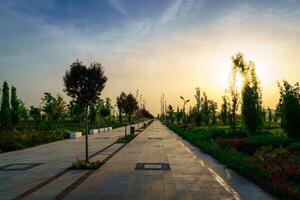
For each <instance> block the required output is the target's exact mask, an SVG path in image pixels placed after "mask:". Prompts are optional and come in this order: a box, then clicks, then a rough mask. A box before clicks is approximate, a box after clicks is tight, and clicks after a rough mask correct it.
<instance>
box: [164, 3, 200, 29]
mask: <svg viewBox="0 0 300 200" xmlns="http://www.w3.org/2000/svg"><path fill="white" fill-rule="evenodd" d="M203 6H204V1H203V0H175V1H172V4H171V5H170V6H169V7H168V8H167V9H166V11H165V12H164V13H163V14H162V16H161V18H160V23H162V24H164V23H169V22H172V21H174V20H185V19H188V18H190V17H192V16H195V15H198V14H199V13H200V10H201V8H202V7H203Z"/></svg>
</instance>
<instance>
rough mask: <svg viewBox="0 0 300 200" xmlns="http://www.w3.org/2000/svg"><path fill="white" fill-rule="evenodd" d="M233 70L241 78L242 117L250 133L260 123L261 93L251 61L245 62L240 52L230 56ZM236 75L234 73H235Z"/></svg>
mask: <svg viewBox="0 0 300 200" xmlns="http://www.w3.org/2000/svg"><path fill="white" fill-rule="evenodd" d="M232 63H233V70H234V72H235V74H236V72H239V73H240V74H241V76H242V78H243V89H242V108H241V111H242V118H243V122H244V124H245V126H246V128H247V130H248V132H249V133H250V134H254V133H255V132H256V130H257V129H258V128H259V127H261V125H262V94H261V89H260V86H259V81H258V78H257V75H256V72H255V65H254V63H253V62H251V61H250V62H246V61H245V60H244V56H243V54H242V53H238V54H236V55H235V56H233V57H232ZM235 76H236V75H235Z"/></svg>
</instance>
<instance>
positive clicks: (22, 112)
mask: <svg viewBox="0 0 300 200" xmlns="http://www.w3.org/2000/svg"><path fill="white" fill-rule="evenodd" d="M19 108H20V118H21V119H23V120H28V118H29V111H28V109H27V108H26V106H25V103H24V102H23V101H21V100H19Z"/></svg>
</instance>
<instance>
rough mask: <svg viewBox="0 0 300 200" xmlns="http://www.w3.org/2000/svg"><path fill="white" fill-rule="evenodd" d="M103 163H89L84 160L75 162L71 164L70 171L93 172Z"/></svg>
mask: <svg viewBox="0 0 300 200" xmlns="http://www.w3.org/2000/svg"><path fill="white" fill-rule="evenodd" d="M102 164H103V163H101V162H100V161H96V162H90V161H86V160H78V159H77V160H76V161H74V162H73V163H72V166H71V169H86V170H95V169H98V168H99V167H100V166H101V165H102Z"/></svg>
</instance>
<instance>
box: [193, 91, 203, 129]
mask: <svg viewBox="0 0 300 200" xmlns="http://www.w3.org/2000/svg"><path fill="white" fill-rule="evenodd" d="M195 90H196V94H195V100H196V105H195V115H194V117H195V122H196V125H197V126H200V125H201V121H202V117H201V105H202V97H201V91H200V88H199V87H197V88H196V89H195Z"/></svg>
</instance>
